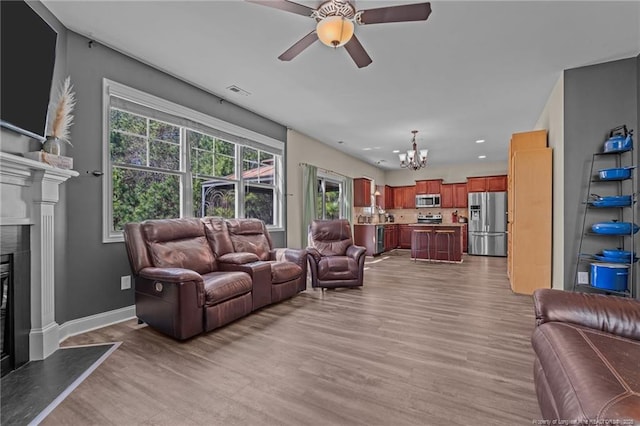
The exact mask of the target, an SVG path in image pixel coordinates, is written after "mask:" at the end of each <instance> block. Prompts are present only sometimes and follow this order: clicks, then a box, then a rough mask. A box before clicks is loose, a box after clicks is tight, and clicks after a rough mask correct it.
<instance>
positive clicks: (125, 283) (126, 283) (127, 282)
mask: <svg viewBox="0 0 640 426" xmlns="http://www.w3.org/2000/svg"><path fill="white" fill-rule="evenodd" d="M130 288H131V275H125V276H124V277H120V290H128V289H130Z"/></svg>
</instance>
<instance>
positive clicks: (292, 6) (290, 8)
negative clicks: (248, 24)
mask: <svg viewBox="0 0 640 426" xmlns="http://www.w3.org/2000/svg"><path fill="white" fill-rule="evenodd" d="M245 1H246V2H249V3H255V4H261V5H263V6H269V7H273V8H275V9H280V10H284V11H286V12H291V13H297V14H298V15H302V16H311V14H312V13H313V12H314V11H315V9H312V8H310V7H307V6H304V5H302V4H298V3H294V2H292V1H287V0H245Z"/></svg>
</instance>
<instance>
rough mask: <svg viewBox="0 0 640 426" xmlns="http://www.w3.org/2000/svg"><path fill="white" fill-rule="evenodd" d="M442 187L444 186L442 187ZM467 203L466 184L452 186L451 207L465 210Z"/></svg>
mask: <svg viewBox="0 0 640 426" xmlns="http://www.w3.org/2000/svg"><path fill="white" fill-rule="evenodd" d="M442 186H444V185H442ZM468 203H469V197H468V193H467V184H466V183H454V184H453V207H458V208H464V209H466V208H467V206H468Z"/></svg>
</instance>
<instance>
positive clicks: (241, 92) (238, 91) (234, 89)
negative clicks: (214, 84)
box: [227, 84, 251, 96]
mask: <svg viewBox="0 0 640 426" xmlns="http://www.w3.org/2000/svg"><path fill="white" fill-rule="evenodd" d="M227 90H228V91H230V92H233V93H236V94H238V95H242V96H249V95H250V94H251V93H249V92H247V91H246V90H244V89H241V88H240V87H238V86H236V85H235V84H234V85H232V86H229V87H227Z"/></svg>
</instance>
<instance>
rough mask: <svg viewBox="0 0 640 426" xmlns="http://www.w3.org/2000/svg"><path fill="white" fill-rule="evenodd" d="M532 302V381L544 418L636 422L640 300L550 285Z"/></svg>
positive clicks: (639, 393)
mask: <svg viewBox="0 0 640 426" xmlns="http://www.w3.org/2000/svg"><path fill="white" fill-rule="evenodd" d="M533 300H534V306H535V314H536V325H537V327H536V328H535V330H534V332H533V335H532V338H531V342H532V345H533V349H534V352H535V355H536V358H535V362H534V381H535V387H536V394H537V397H538V403H539V405H540V411H541V412H542V416H543V418H544V419H545V420H550V421H553V420H556V421H557V422H556V423H557V424H585V425H591V424H640V301H638V300H633V299H629V298H622V297H616V296H608V295H602V294H586V293H571V292H566V291H561V290H551V289H539V290H536V291H535V292H534V294H533ZM560 421H563V422H560ZM633 421H635V423H634V422H633Z"/></svg>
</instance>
